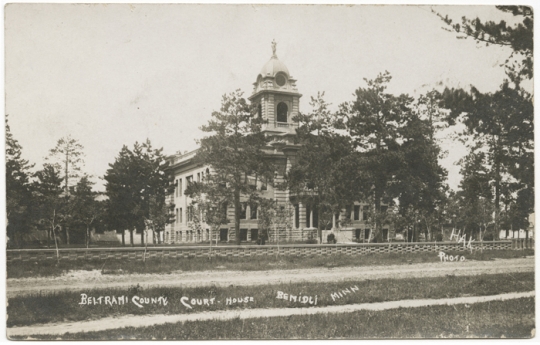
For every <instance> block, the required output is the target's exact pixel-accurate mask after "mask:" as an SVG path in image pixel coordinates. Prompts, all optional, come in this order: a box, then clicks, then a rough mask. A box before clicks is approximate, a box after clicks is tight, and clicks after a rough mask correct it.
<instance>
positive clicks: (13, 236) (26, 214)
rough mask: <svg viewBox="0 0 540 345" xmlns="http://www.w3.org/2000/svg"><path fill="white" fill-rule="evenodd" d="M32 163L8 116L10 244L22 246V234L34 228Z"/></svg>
mask: <svg viewBox="0 0 540 345" xmlns="http://www.w3.org/2000/svg"><path fill="white" fill-rule="evenodd" d="M32 167H33V165H31V164H30V163H29V162H28V161H27V160H26V159H23V158H22V147H21V145H20V144H19V142H18V141H17V140H16V139H15V138H14V137H13V134H12V133H11V129H10V127H9V124H8V117H7V116H6V216H7V229H6V230H7V236H8V238H9V240H10V241H9V242H8V245H10V246H11V245H16V246H19V247H20V246H22V245H23V241H22V236H23V234H25V233H28V232H30V230H31V228H32V223H31V217H32V188H31V187H32V185H31V183H30V178H31V177H32V173H31V172H30V168H32Z"/></svg>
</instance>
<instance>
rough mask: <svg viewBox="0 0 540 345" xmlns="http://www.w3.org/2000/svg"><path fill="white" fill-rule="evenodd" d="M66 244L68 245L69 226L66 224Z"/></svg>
mask: <svg viewBox="0 0 540 345" xmlns="http://www.w3.org/2000/svg"><path fill="white" fill-rule="evenodd" d="M66 244H67V245H69V244H70V243H69V227H68V226H66Z"/></svg>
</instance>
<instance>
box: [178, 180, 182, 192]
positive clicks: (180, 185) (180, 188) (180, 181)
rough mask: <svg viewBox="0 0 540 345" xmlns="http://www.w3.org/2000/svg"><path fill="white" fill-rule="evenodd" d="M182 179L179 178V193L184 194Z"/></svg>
mask: <svg viewBox="0 0 540 345" xmlns="http://www.w3.org/2000/svg"><path fill="white" fill-rule="evenodd" d="M182 192H183V191H182V179H179V180H178V195H179V196H182Z"/></svg>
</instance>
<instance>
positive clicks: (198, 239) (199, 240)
mask: <svg viewBox="0 0 540 345" xmlns="http://www.w3.org/2000/svg"><path fill="white" fill-rule="evenodd" d="M201 241H202V238H201V230H197V242H201Z"/></svg>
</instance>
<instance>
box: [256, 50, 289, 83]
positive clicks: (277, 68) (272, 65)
mask: <svg viewBox="0 0 540 345" xmlns="http://www.w3.org/2000/svg"><path fill="white" fill-rule="evenodd" d="M279 72H283V73H285V74H286V75H287V78H289V77H290V75H289V70H288V69H287V66H285V64H284V63H283V62H281V61H280V60H279V59H278V58H277V56H275V55H274V56H272V58H271V59H270V60H269V61H268V62H267V63H266V64H265V65H264V67H263V68H262V70H261V76H262V77H263V78H264V77H268V76H271V77H275V76H276V74H278V73H279Z"/></svg>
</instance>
